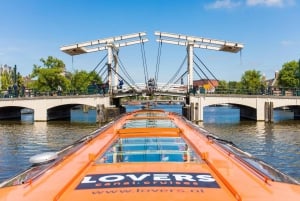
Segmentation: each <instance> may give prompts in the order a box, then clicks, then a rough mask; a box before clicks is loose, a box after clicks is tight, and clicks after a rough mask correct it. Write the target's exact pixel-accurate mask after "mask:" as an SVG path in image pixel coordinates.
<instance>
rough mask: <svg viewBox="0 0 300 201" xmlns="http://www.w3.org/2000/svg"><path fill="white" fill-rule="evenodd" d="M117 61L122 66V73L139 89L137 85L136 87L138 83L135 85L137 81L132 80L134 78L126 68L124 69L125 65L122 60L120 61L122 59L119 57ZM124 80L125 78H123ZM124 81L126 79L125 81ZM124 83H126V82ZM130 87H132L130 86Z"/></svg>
mask: <svg viewBox="0 0 300 201" xmlns="http://www.w3.org/2000/svg"><path fill="white" fill-rule="evenodd" d="M117 59H118V62H119V64H120V69H121V71H122V72H123V73H124V75H125V76H126V77H127V79H128V80H129V81H130V82H131V84H132V85H134V86H135V87H136V88H139V87H138V86H137V85H136V83H135V81H134V80H133V79H132V77H131V76H130V74H129V73H128V72H127V70H126V68H125V67H124V64H123V62H122V61H121V59H120V57H119V56H117ZM116 74H118V73H116ZM118 76H120V75H118ZM120 77H121V76H120ZM122 79H123V78H122ZM123 80H124V79H123ZM124 81H126V80H124ZM126 83H128V82H126ZM129 86H130V85H129Z"/></svg>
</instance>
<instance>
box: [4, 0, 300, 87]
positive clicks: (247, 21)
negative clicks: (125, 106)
mask: <svg viewBox="0 0 300 201" xmlns="http://www.w3.org/2000/svg"><path fill="white" fill-rule="evenodd" d="M299 4H300V1H297V0H207V1H206V0H0V13H1V17H0V26H1V28H0V65H4V64H7V65H9V66H14V65H16V66H17V71H18V72H20V73H21V75H23V76H25V75H29V74H30V73H31V72H32V69H33V65H34V64H36V65H42V63H41V61H40V59H41V58H44V59H46V58H47V57H48V56H53V57H55V58H58V59H60V60H62V61H63V62H64V63H65V64H66V68H67V70H68V71H70V72H74V71H75V70H86V71H92V70H93V69H94V68H95V67H96V66H97V64H98V63H99V62H100V61H101V59H103V57H104V56H105V55H106V54H107V52H106V51H98V52H94V53H88V54H82V55H77V56H74V57H72V56H70V55H68V54H66V53H64V52H62V51H60V48H61V47H62V46H63V45H70V44H76V43H81V42H86V41H91V40H95V39H102V38H108V37H112V36H120V35H126V34H132V33H137V32H146V33H147V36H146V38H148V39H149V41H148V42H146V43H145V44H144V48H145V55H146V65H147V69H148V76H149V77H154V76H155V72H156V66H157V64H159V65H158V66H159V75H158V82H164V83H166V82H168V81H169V80H170V79H171V78H172V77H173V76H174V74H175V73H176V71H177V70H178V69H179V67H180V66H181V63H182V62H183V60H184V58H185V55H186V48H185V47H184V46H178V45H172V44H162V47H161V55H160V59H159V60H158V59H157V58H158V50H159V43H158V42H156V39H157V36H155V35H154V32H155V31H161V32H168V33H176V34H182V35H188V36H197V37H204V38H211V39H217V40H225V41H233V42H238V43H242V44H243V45H244V48H243V50H242V51H241V52H240V53H228V52H222V51H214V50H207V49H200V48H195V49H194V52H195V54H196V55H197V56H198V57H199V58H200V59H201V61H202V62H203V63H204V64H205V66H206V67H207V68H208V69H209V70H210V71H211V72H212V73H213V75H214V76H215V77H216V78H217V79H219V80H226V81H239V80H240V79H241V76H242V75H243V73H244V72H245V71H247V70H257V71H260V72H261V74H262V75H264V76H265V77H266V78H267V79H271V78H273V77H274V74H275V71H278V70H280V69H281V68H282V65H283V64H284V63H286V62H290V61H293V60H296V61H298V60H299V59H300V26H299V20H300V12H299V11H300V5H299ZM119 58H120V60H121V61H122V63H123V66H124V67H125V68H126V70H127V72H128V73H129V74H130V75H131V77H132V79H133V80H134V81H135V82H137V83H139V82H144V65H143V60H142V51H141V45H140V44H137V45H132V46H126V47H122V48H120V50H119ZM186 65H187V64H185V66H184V69H183V72H184V71H185V70H186V69H187V67H186ZM199 67H200V68H203V66H201V64H200V65H199ZM183 72H182V73H183ZM198 72H200V71H198ZM180 75H181V74H180ZM202 78H205V77H202ZM194 79H200V78H199V77H198V76H197V75H196V74H194Z"/></svg>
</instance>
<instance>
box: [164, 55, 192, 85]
mask: <svg viewBox="0 0 300 201" xmlns="http://www.w3.org/2000/svg"><path fill="white" fill-rule="evenodd" d="M186 60H187V54H186V55H185V57H184V59H183V61H182V63H181V65H180V66H179V68H178V70H177V71H176V72H175V74H174V75H173V76H172V78H171V79H170V80H169V81H168V82H167V83H166V84H165V85H164V86H163V87H162V88H166V87H167V86H168V85H169V84H170V83H172V82H173V81H174V79H175V78H176V77H177V75H178V74H179V72H180V70H181V69H182V67H183V65H184V63H185V62H186Z"/></svg>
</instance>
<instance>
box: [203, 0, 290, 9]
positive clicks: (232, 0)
mask: <svg viewBox="0 0 300 201" xmlns="http://www.w3.org/2000/svg"><path fill="white" fill-rule="evenodd" d="M295 4H296V1H295V0H216V1H214V2H213V3H211V4H207V5H206V6H205V8H208V9H221V8H226V9H231V8H236V7H239V6H242V5H246V6H251V7H254V6H267V7H285V6H292V5H295Z"/></svg>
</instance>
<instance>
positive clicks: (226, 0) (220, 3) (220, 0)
mask: <svg viewBox="0 0 300 201" xmlns="http://www.w3.org/2000/svg"><path fill="white" fill-rule="evenodd" d="M240 5H241V2H240V1H233V0H217V1H215V2H214V3H211V4H208V5H206V8H210V9H219V8H235V7H238V6H240Z"/></svg>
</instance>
